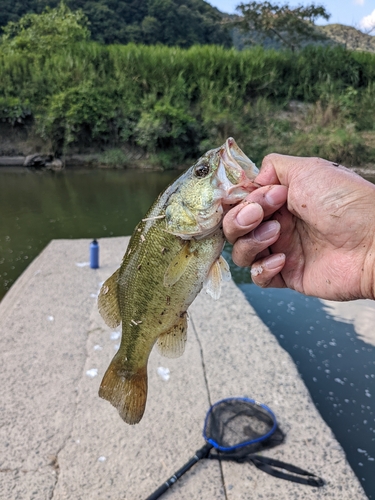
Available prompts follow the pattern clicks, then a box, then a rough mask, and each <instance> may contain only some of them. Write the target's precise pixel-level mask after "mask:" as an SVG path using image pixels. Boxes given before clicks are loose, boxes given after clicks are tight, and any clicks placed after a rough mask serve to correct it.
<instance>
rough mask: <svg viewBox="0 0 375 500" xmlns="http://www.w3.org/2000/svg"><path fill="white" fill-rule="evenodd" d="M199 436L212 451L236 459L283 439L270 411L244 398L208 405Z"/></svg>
mask: <svg viewBox="0 0 375 500" xmlns="http://www.w3.org/2000/svg"><path fill="white" fill-rule="evenodd" d="M203 435H204V438H205V439H206V441H208V442H210V443H211V444H213V446H214V447H215V449H216V450H219V451H223V452H225V453H226V454H227V453H230V454H231V456H233V454H235V455H236V456H238V457H241V456H244V455H247V454H248V453H254V452H256V451H259V450H261V449H263V448H270V447H273V446H276V445H277V444H280V443H281V442H282V441H283V439H284V435H283V433H282V432H281V430H280V429H279V428H278V427H277V423H276V419H275V416H274V415H273V413H272V411H271V410H270V409H269V408H267V407H266V406H265V405H261V404H260V403H257V402H255V401H253V400H250V399H246V398H229V399H225V400H223V401H219V403H217V404H215V405H214V406H212V407H211V409H210V411H209V413H208V414H207V417H206V422H205V426H204V430H203Z"/></svg>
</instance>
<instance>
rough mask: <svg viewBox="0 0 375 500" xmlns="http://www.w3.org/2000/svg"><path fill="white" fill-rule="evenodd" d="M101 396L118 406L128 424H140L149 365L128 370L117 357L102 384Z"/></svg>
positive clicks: (144, 402) (121, 415)
mask: <svg viewBox="0 0 375 500" xmlns="http://www.w3.org/2000/svg"><path fill="white" fill-rule="evenodd" d="M99 396H100V397H101V398H103V399H106V400H107V401H109V402H110V403H111V405H113V406H114V407H115V408H117V410H118V412H119V414H120V417H121V418H122V419H123V420H124V421H125V422H126V423H127V424H131V425H133V424H138V422H139V421H140V420H141V419H142V417H143V413H144V411H145V406H146V399H147V367H146V366H145V367H142V368H140V369H139V370H137V371H136V372H132V371H127V370H125V369H124V366H123V365H122V363H121V361H120V360H118V359H116V357H115V358H114V359H113V360H112V362H111V364H110V365H109V367H108V369H107V371H106V372H105V375H104V377H103V380H102V383H101V384H100V389H99Z"/></svg>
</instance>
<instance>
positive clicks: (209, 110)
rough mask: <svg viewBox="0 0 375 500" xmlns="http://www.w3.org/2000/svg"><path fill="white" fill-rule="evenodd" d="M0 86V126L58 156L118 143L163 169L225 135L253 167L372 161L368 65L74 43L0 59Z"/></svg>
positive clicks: (326, 53) (346, 58)
mask: <svg viewBox="0 0 375 500" xmlns="http://www.w3.org/2000/svg"><path fill="white" fill-rule="evenodd" d="M0 74H1V76H2V78H1V79H0V119H3V120H7V121H10V122H11V123H13V124H14V126H22V124H25V125H24V126H26V125H27V126H29V127H32V128H33V131H34V132H33V133H34V134H35V135H39V136H41V137H43V138H44V139H45V140H46V141H49V142H50V143H51V147H53V149H54V150H55V151H56V152H58V153H61V152H62V151H63V150H64V149H65V150H67V149H69V147H70V146H72V145H74V144H80V146H81V147H83V146H84V145H89V144H93V143H94V144H97V145H98V146H105V147H107V148H108V147H113V148H121V145H123V144H125V143H127V144H129V143H130V144H134V145H138V146H140V147H142V148H144V149H145V150H146V151H147V152H149V153H150V154H151V155H153V154H155V153H159V154H158V158H159V160H160V158H162V162H163V164H164V165H165V166H173V165H174V164H175V163H174V162H181V161H183V160H185V159H186V158H189V157H195V156H196V155H197V154H199V153H200V152H202V151H204V150H206V149H208V148H210V147H214V146H217V145H218V144H220V143H222V142H223V140H224V139H225V138H226V137H227V136H229V135H233V136H234V137H235V138H236V139H237V140H238V141H239V143H240V144H241V145H242V147H244V148H245V150H246V151H247V152H249V154H251V155H252V157H253V158H254V159H255V160H257V161H259V160H260V158H261V157H262V156H263V155H264V154H265V153H267V152H269V151H271V150H277V151H280V152H282V151H283V152H288V153H290V154H292V153H295V154H300V155H320V156H325V157H329V158H331V159H332V160H337V161H342V162H344V163H347V164H356V163H357V164H358V163H359V162H362V163H363V162H367V161H373V159H374V149H371V147H370V146H371V138H373V134H374V132H375V130H374V129H375V127H374V112H375V84H374V82H375V79H374V77H375V56H374V55H372V54H366V53H351V52H348V51H345V50H344V49H341V48H317V47H316V48H313V47H310V48H306V49H304V50H302V51H301V52H299V53H298V54H297V55H296V54H292V53H291V52H277V51H272V50H264V49H261V48H253V49H249V50H245V51H242V52H238V51H235V50H234V49H230V50H228V49H224V48H221V47H215V46H206V47H199V46H195V47H192V48H190V49H188V50H184V49H180V48H168V47H163V46H156V47H147V46H142V45H138V46H137V45H133V44H129V45H126V46H119V45H118V46H102V45H99V44H97V43H94V42H82V43H78V44H75V45H73V46H71V47H70V48H69V49H65V50H63V51H60V52H58V51H57V52H55V53H54V54H48V53H47V54H46V55H43V56H36V55H35V54H33V53H25V54H23V53H14V54H12V53H10V54H9V53H5V54H0ZM290 101H293V102H292V106H293V109H294V111H293V112H290V111H289V110H290V106H289V103H290ZM367 142H369V143H368V144H367Z"/></svg>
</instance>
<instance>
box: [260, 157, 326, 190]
mask: <svg viewBox="0 0 375 500" xmlns="http://www.w3.org/2000/svg"><path fill="white" fill-rule="evenodd" d="M327 168H329V169H332V168H333V169H335V168H336V167H334V166H333V164H332V162H330V161H328V160H324V159H322V158H310V157H307V158H303V157H297V156H288V155H280V154H276V153H272V154H269V155H267V156H265V157H264V159H263V161H262V167H261V169H260V172H259V174H258V175H257V177H256V178H255V179H254V181H255V182H256V183H257V184H260V185H262V186H265V185H269V184H282V185H283V186H287V187H289V186H290V183H291V182H292V181H293V180H294V179H295V178H296V176H297V177H298V176H299V175H303V176H306V177H309V176H311V175H313V176H315V175H316V173H317V171H320V170H321V171H322V176H323V177H324V174H326V171H327Z"/></svg>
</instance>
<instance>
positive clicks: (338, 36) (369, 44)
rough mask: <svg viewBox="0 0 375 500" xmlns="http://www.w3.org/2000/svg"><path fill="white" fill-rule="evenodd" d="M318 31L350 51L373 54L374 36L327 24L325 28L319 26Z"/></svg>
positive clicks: (374, 49)
mask: <svg viewBox="0 0 375 500" xmlns="http://www.w3.org/2000/svg"><path fill="white" fill-rule="evenodd" d="M319 30H320V31H321V32H322V33H324V34H325V35H326V36H327V38H329V39H330V40H332V41H333V42H335V43H337V44H339V45H344V46H345V47H346V48H348V49H350V50H363V51H365V52H375V36H371V35H366V34H365V33H362V31H359V30H357V29H356V28H353V27H352V26H345V25H344V24H327V25H326V26H319Z"/></svg>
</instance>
